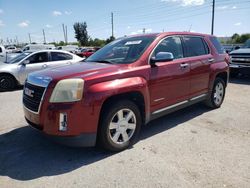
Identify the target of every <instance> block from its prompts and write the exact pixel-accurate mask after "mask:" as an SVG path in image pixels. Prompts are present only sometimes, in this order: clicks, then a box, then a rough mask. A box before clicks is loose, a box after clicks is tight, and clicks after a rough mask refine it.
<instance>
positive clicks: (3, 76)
mask: <svg viewBox="0 0 250 188" xmlns="http://www.w3.org/2000/svg"><path fill="white" fill-rule="evenodd" d="M81 60H83V59H82V58H80V57H79V56H77V55H75V54H72V53H69V52H67V51H62V50H41V51H36V52H33V53H31V52H24V53H21V54H20V55H18V56H16V57H15V58H13V59H11V60H10V61H9V62H5V63H0V91H5V90H12V89H14V88H15V87H16V86H17V85H23V84H24V82H25V80H26V78H27V75H28V74H29V73H31V72H34V71H38V70H43V69H47V68H55V67H60V66H65V65H70V64H72V63H77V62H79V61H81Z"/></svg>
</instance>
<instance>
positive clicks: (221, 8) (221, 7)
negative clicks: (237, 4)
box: [217, 6, 228, 10]
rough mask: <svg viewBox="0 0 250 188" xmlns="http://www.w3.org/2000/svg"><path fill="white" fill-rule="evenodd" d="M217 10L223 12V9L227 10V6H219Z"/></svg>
mask: <svg viewBox="0 0 250 188" xmlns="http://www.w3.org/2000/svg"><path fill="white" fill-rule="evenodd" d="M217 9H218V10H225V9H228V6H220V7H218V8H217Z"/></svg>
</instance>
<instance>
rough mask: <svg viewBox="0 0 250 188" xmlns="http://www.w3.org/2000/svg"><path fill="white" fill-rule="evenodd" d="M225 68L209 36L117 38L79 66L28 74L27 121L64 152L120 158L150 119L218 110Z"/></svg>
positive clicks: (217, 46) (225, 57)
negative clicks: (194, 107) (91, 149)
mask: <svg viewBox="0 0 250 188" xmlns="http://www.w3.org/2000/svg"><path fill="white" fill-rule="evenodd" d="M228 61H229V58H228V55H227V54H225V53H224V50H222V47H221V45H220V43H219V42H218V40H217V38H216V37H214V36H211V35H205V34H198V33H188V32H172V33H160V34H144V35H136V36H129V37H124V38H120V39H118V40H116V41H113V42H112V43H110V44H108V45H107V46H105V47H103V48H102V49H100V50H99V51H97V52H96V53H95V54H93V55H92V56H90V57H89V58H88V59H86V60H85V61H84V62H79V63H78V64H74V65H70V66H65V67H61V68H57V69H50V70H45V71H42V72H37V73H32V74H29V76H28V78H27V81H26V84H25V86H24V91H23V106H24V114H25V118H26V120H27V122H28V123H29V124H30V125H31V126H33V127H35V128H37V129H39V130H41V131H42V132H44V133H45V134H47V135H50V136H51V137H52V138H54V139H55V140H57V141H59V142H62V143H64V144H67V145H71V146H94V145H95V144H96V142H98V143H100V144H101V145H102V146H103V147H104V148H106V149H108V150H112V151H121V150H123V149H126V148H127V147H128V146H129V145H131V144H132V143H134V141H135V140H136V138H137V136H138V133H139V131H140V127H141V125H143V124H146V123H148V122H149V121H151V120H153V119H155V118H158V117H160V116H163V115H166V114H168V113H170V112H173V111H175V110H178V109H180V108H184V107H186V106H189V105H191V104H194V103H197V102H201V101H204V102H205V103H206V104H207V105H208V106H209V107H211V108H219V107H220V106H221V104H222V102H223V99H224V95H225V89H226V85H227V82H228V63H229V62H228Z"/></svg>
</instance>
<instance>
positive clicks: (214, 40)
mask: <svg viewBox="0 0 250 188" xmlns="http://www.w3.org/2000/svg"><path fill="white" fill-rule="evenodd" d="M210 40H211V42H212V43H213V45H214V47H215V48H216V50H217V52H218V54H224V53H225V49H224V47H223V46H222V45H221V43H220V42H219V40H218V39H217V38H216V37H210Z"/></svg>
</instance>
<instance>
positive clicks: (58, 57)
mask: <svg viewBox="0 0 250 188" xmlns="http://www.w3.org/2000/svg"><path fill="white" fill-rule="evenodd" d="M70 59H73V56H72V55H70V54H66V53H62V52H51V60H52V61H63V60H70Z"/></svg>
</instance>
